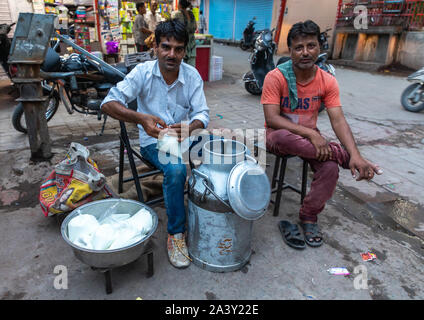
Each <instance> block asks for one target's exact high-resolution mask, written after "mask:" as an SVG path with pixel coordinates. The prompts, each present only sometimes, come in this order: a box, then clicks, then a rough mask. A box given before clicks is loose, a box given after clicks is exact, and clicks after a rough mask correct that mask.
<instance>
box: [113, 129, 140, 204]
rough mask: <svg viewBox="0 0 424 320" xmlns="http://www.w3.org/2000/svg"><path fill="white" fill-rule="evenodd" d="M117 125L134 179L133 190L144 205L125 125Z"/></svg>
mask: <svg viewBox="0 0 424 320" xmlns="http://www.w3.org/2000/svg"><path fill="white" fill-rule="evenodd" d="M119 123H120V125H121V136H122V138H123V140H124V144H125V147H126V149H127V156H128V161H129V163H130V168H131V172H132V175H133V178H134V183H135V189H136V191H137V196H138V201H140V202H143V203H144V199H143V193H142V191H141V185H140V181H139V180H138V173H137V168H136V166H135V162H134V157H133V151H132V149H131V145H130V141H129V138H128V134H127V130H126V128H125V125H124V123H123V122H122V121H119Z"/></svg>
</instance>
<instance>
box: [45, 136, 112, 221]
mask: <svg viewBox="0 0 424 320" xmlns="http://www.w3.org/2000/svg"><path fill="white" fill-rule="evenodd" d="M89 156H90V153H89V151H88V149H87V148H86V147H84V146H83V145H81V144H79V143H75V142H72V143H71V146H70V148H69V151H68V153H67V155H66V158H65V159H64V160H63V161H61V162H60V163H59V164H57V165H56V166H55V169H54V170H53V171H52V172H51V173H50V175H49V176H48V177H47V179H46V180H44V181H43V183H42V184H41V186H40V195H39V201H40V206H41V210H42V211H43V213H44V215H45V216H46V217H47V216H51V215H54V214H57V213H63V212H69V211H72V210H73V209H75V208H77V207H79V206H81V205H83V204H85V203H88V202H91V201H94V200H100V199H105V198H109V197H111V196H112V193H111V190H110V189H109V188H108V186H107V185H106V178H105V176H104V175H103V174H102V173H101V172H100V171H99V169H98V168H97V165H96V163H95V162H94V161H93V160H92V159H90V157H89Z"/></svg>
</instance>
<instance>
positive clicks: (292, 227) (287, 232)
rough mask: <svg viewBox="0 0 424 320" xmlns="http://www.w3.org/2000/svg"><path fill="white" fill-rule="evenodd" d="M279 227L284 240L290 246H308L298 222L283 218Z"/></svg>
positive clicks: (298, 247) (301, 247)
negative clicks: (293, 222)
mask: <svg viewBox="0 0 424 320" xmlns="http://www.w3.org/2000/svg"><path fill="white" fill-rule="evenodd" d="M278 227H279V229H280V232H281V235H282V236H283V240H284V242H285V243H286V244H287V245H288V246H290V247H292V248H294V249H298V250H302V249H305V248H306V245H305V241H304V240H303V238H302V235H301V234H300V231H299V227H298V226H297V225H296V224H292V223H290V222H288V221H285V220H281V221H280V222H279V223H278Z"/></svg>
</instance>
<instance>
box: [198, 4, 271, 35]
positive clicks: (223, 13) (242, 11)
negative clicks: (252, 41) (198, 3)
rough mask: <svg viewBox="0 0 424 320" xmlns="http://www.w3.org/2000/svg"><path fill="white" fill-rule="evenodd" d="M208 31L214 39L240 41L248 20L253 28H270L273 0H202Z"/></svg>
mask: <svg viewBox="0 0 424 320" xmlns="http://www.w3.org/2000/svg"><path fill="white" fill-rule="evenodd" d="M202 5H203V7H204V8H205V10H204V11H205V12H207V21H208V24H209V25H208V30H209V33H210V34H212V35H213V36H214V38H216V39H224V40H229V41H240V39H241V38H242V37H243V30H244V28H245V27H246V25H247V23H248V22H249V20H252V19H253V18H254V17H255V22H256V24H255V29H256V30H261V29H266V28H271V25H272V22H273V21H272V20H273V7H274V0H230V1H229V0H203V3H202Z"/></svg>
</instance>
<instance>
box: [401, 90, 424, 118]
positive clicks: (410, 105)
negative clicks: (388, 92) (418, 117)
mask: <svg viewBox="0 0 424 320" xmlns="http://www.w3.org/2000/svg"><path fill="white" fill-rule="evenodd" d="M418 87H421V88H419V89H418V90H419V91H421V92H422V91H423V90H424V86H421V84H420V83H413V84H411V85H409V86H408V87H407V88H406V89H405V90H404V91H403V93H402V97H401V99H400V102H401V103H402V106H403V107H404V108H405V109H406V110H408V111H411V112H420V111H421V110H424V102H423V101H422V100H421V99H420V101H418V102H417V103H414V102H412V101H411V98H413V97H410V95H411V93H412V92H413V91H415V89H417V88H418ZM421 94H423V93H421Z"/></svg>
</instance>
